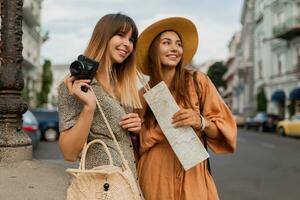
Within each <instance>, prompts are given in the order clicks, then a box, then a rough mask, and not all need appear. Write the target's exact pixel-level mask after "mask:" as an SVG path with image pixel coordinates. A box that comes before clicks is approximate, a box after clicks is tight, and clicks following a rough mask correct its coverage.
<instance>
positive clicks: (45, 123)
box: [32, 108, 59, 141]
mask: <svg viewBox="0 0 300 200" xmlns="http://www.w3.org/2000/svg"><path fill="white" fill-rule="evenodd" d="M32 113H33V114H34V115H35V117H36V119H37V120H38V123H39V129H40V131H41V136H42V139H44V140H46V141H56V140H57V139H58V137H59V130H58V112H57V110H50V109H44V108H40V109H33V110H32Z"/></svg>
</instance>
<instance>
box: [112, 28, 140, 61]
mask: <svg viewBox="0 0 300 200" xmlns="http://www.w3.org/2000/svg"><path fill="white" fill-rule="evenodd" d="M133 41H134V40H133V38H132V30H130V31H128V32H127V33H125V32H124V31H120V32H119V33H118V34H116V35H114V36H113V37H112V38H111V39H110V40H109V42H108V47H107V48H108V49H107V50H108V54H109V55H110V59H111V62H112V64H114V63H122V62H123V61H124V60H125V59H126V58H127V57H128V56H129V55H130V54H131V53H132V51H133Z"/></svg>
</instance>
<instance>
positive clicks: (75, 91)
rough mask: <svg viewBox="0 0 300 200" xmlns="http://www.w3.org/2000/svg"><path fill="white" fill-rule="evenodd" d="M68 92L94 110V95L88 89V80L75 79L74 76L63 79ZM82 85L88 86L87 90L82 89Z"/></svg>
mask: <svg viewBox="0 0 300 200" xmlns="http://www.w3.org/2000/svg"><path fill="white" fill-rule="evenodd" d="M65 83H66V86H67V88H68V91H69V94H70V95H72V96H75V97H76V98H78V99H79V100H81V101H82V102H83V104H84V106H85V107H86V108H88V109H91V110H95V108H96V96H95V94H94V92H93V91H92V90H91V89H90V88H91V86H90V85H89V83H90V80H76V79H75V77H74V76H71V77H68V78H67V79H65ZM82 87H86V88H88V90H87V92H84V91H82V89H81V88H82Z"/></svg>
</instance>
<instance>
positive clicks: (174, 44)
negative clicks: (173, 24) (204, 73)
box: [159, 31, 183, 68]
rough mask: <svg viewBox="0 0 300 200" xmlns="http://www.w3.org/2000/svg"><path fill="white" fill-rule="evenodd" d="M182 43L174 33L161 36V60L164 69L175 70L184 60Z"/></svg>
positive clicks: (169, 32) (168, 32)
mask: <svg viewBox="0 0 300 200" xmlns="http://www.w3.org/2000/svg"><path fill="white" fill-rule="evenodd" d="M182 53H183V48H182V42H181V39H180V38H179V36H178V34H177V33H175V32H174V31H166V32H164V33H162V34H161V36H160V41H159V59H160V62H161V64H162V66H163V67H168V68H175V67H176V66H177V65H178V63H179V62H180V60H181V58H182Z"/></svg>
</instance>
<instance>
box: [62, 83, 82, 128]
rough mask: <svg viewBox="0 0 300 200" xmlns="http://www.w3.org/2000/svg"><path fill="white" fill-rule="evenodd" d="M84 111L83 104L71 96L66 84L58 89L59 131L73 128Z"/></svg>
mask: <svg viewBox="0 0 300 200" xmlns="http://www.w3.org/2000/svg"><path fill="white" fill-rule="evenodd" d="M81 110H82V103H81V102H80V101H79V100H78V99H77V98H76V97H74V96H71V95H69V92H68V89H67V87H66V85H65V83H61V84H60V85H59V87H58V115H59V131H60V132H62V131H65V130H67V129H70V128H71V127H73V126H74V125H75V123H76V120H77V119H78V116H79V114H80V112H81Z"/></svg>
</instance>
